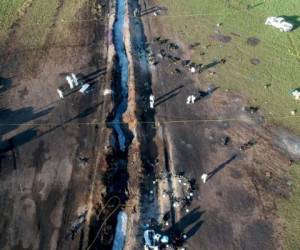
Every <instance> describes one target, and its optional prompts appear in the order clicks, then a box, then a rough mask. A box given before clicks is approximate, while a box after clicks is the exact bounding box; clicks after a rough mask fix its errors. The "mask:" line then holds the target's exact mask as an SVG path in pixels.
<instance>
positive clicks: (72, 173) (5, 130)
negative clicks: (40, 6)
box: [0, 1, 107, 249]
mask: <svg viewBox="0 0 300 250" xmlns="http://www.w3.org/2000/svg"><path fill="white" fill-rule="evenodd" d="M102 2H104V1H102ZM60 3H61V4H60V5H61V6H63V4H64V1H60ZM94 7H95V6H94V5H86V6H84V7H83V8H82V9H79V10H78V12H77V14H76V18H78V19H92V18H95V21H91V22H71V23H66V24H65V26H64V27H63V31H64V32H66V34H69V37H68V39H67V41H66V44H55V41H56V39H55V38H54V36H59V32H61V30H60V29H58V28H57V24H56V22H54V23H52V24H49V25H50V26H49V33H48V35H47V40H46V43H45V44H44V45H43V47H41V48H26V47H24V46H23V45H22V44H21V43H20V40H19V39H18V38H19V37H20V36H21V34H22V27H23V25H26V24H25V23H24V22H23V19H22V18H20V19H19V20H18V24H17V25H14V27H13V28H14V32H12V33H11V36H10V37H9V43H7V47H6V48H4V49H3V50H1V51H3V54H2V55H1V69H0V75H1V79H2V80H1V85H2V86H3V84H2V83H5V84H4V85H5V86H4V87H3V88H1V100H0V105H1V111H0V117H1V123H2V124H3V123H4V124H8V125H6V126H3V125H2V126H1V129H0V131H1V143H0V146H1V147H0V148H1V156H0V157H1V158H0V179H1V181H0V182H1V184H0V197H1V204H0V216H1V218H2V219H1V221H2V222H1V223H0V231H1V234H0V242H1V249H81V247H83V245H85V244H87V234H88V227H87V228H85V227H84V223H83V224H80V226H79V228H77V230H75V231H73V233H72V228H74V225H75V224H76V222H77V221H78V217H79V216H80V215H82V214H84V213H85V211H87V210H88V209H89V201H90V200H89V196H90V192H91V190H93V188H92V185H93V184H95V185H98V193H99V190H101V183H100V182H99V181H96V182H94V181H93V180H94V179H95V177H94V176H95V174H96V175H97V177H96V179H97V178H98V179H99V180H101V178H100V177H101V176H100V175H99V169H98V166H99V165H98V164H99V161H98V159H99V152H101V150H102V148H103V142H101V133H102V130H101V129H100V127H99V126H98V125H95V124H89V123H95V122H100V123H103V121H104V120H105V116H103V114H105V112H104V109H105V107H104V106H105V105H104V100H103V96H101V93H102V91H101V90H102V88H104V87H105V84H106V74H105V72H106V54H107V42H106V36H103V34H104V33H105V32H106V28H107V25H106V19H103V18H102V16H101V15H103V16H106V14H107V13H106V11H107V9H105V8H102V11H103V12H102V14H101V15H100V16H95V14H94V13H95V11H94V9H93V8H94ZM29 8H30V6H29ZM59 11H60V8H58V9H57V13H56V16H59ZM60 25H61V24H60ZM70 72H74V73H75V74H77V75H78V76H80V77H81V78H82V79H84V81H86V82H89V83H91V84H93V86H94V91H93V92H91V93H90V94H89V95H81V94H80V93H72V94H70V95H68V96H66V97H65V98H64V99H62V100H60V99H59V97H58V95H57V92H56V89H57V88H58V87H60V86H61V85H67V83H66V81H65V76H66V75H67V74H68V73H70ZM82 158H85V159H86V162H85V163H83V162H82V160H81V159H82ZM100 158H101V157H100ZM94 204H95V203H94Z"/></svg>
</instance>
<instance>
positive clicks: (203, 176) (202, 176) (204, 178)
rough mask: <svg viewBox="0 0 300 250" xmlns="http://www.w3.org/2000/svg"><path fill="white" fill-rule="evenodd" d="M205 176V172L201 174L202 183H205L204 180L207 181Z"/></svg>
mask: <svg viewBox="0 0 300 250" xmlns="http://www.w3.org/2000/svg"><path fill="white" fill-rule="evenodd" d="M207 177H208V175H207V174H203V175H201V179H202V182H203V183H205V182H206V181H207Z"/></svg>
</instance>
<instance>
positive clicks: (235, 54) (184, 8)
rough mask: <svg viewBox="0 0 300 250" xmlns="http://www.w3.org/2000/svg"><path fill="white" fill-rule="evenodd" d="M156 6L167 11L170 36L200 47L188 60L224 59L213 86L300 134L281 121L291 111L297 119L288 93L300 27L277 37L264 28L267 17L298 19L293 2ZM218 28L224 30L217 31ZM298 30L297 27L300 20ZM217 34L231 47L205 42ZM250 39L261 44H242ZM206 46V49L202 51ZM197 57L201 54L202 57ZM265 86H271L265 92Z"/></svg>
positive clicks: (212, 0) (299, 60) (218, 0)
mask: <svg viewBox="0 0 300 250" xmlns="http://www.w3.org/2000/svg"><path fill="white" fill-rule="evenodd" d="M157 3H158V4H159V5H162V6H166V7H167V8H168V15H170V16H169V17H160V18H161V19H162V20H163V21H164V23H165V24H166V26H167V27H168V28H169V29H170V30H172V32H173V34H174V36H176V37H179V38H180V39H181V40H182V41H185V42H187V43H195V42H200V43H201V45H200V46H198V47H197V48H196V49H195V51H194V53H193V60H195V61H197V62H199V63H209V62H212V61H213V60H214V59H215V58H223V57H225V58H227V59H228V60H227V63H226V64H225V65H224V66H222V67H219V69H218V72H217V75H216V76H215V77H214V78H213V79H212V81H213V82H214V83H215V84H217V85H218V86H220V87H223V88H229V89H234V90H238V91H240V92H242V93H243V94H245V95H246V96H247V97H248V98H249V101H250V102H251V104H253V105H256V106H259V107H260V108H261V109H262V110H263V111H265V114H266V115H268V116H270V117H269V118H270V119H271V120H272V121H273V122H275V123H277V124H280V125H283V126H285V127H288V128H290V129H292V130H293V131H295V132H297V133H299V134H300V126H299V125H298V123H299V122H300V118H298V117H292V118H291V117H286V116H290V115H291V114H290V112H291V111H292V110H298V113H296V116H297V115H299V116H300V102H296V101H295V100H294V99H293V98H292V97H291V95H290V94H289V90H291V89H294V88H297V87H300V70H299V67H300V27H298V28H296V29H295V30H294V31H293V32H290V33H281V32H279V30H277V29H275V28H272V27H270V26H266V25H264V22H265V20H266V18H267V17H268V16H277V15H285V16H289V17H293V16H295V15H297V10H298V14H300V13H299V9H300V2H299V1H298V0H286V1H281V0H265V1H263V0H252V1H251V0H244V1H241V0H228V1H226V0H201V1H199V0H187V1H182V0H158V1H157ZM255 5H256V6H255ZM191 14H192V15H193V14H194V16H189V15H191ZM181 15H183V16H181ZM172 16H174V17H172ZM295 20H297V19H295ZM218 23H222V24H223V25H222V26H221V27H217V24H218ZM297 25H298V26H300V17H299V19H298V21H297ZM216 30H220V32H221V33H222V34H224V35H230V36H231V37H232V40H231V42H229V43H222V42H219V41H212V40H211V39H209V36H210V35H213V34H215V31H216ZM231 33H236V34H238V35H239V36H236V35H232V34H231ZM249 37H257V38H258V39H260V41H261V42H260V43H259V44H258V45H257V46H256V47H252V46H250V45H248V44H247V42H246V41H247V39H248V38H249ZM208 44H210V45H211V47H209V48H206V45H208ZM201 52H204V53H205V55H203V56H201V55H200V53H201ZM251 58H258V59H259V60H260V61H261V63H260V64H259V65H256V66H255V65H253V64H251V62H250V60H251ZM267 84H271V86H270V87H269V88H268V89H265V88H264V86H265V85H267ZM282 116H284V118H283V117H282Z"/></svg>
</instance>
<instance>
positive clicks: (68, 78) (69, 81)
mask: <svg viewBox="0 0 300 250" xmlns="http://www.w3.org/2000/svg"><path fill="white" fill-rule="evenodd" d="M66 80H67V82H68V84H69V86H70V89H73V88H74V83H73V80H72V78H71V77H70V76H66Z"/></svg>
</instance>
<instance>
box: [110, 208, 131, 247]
mask: <svg viewBox="0 0 300 250" xmlns="http://www.w3.org/2000/svg"><path fill="white" fill-rule="evenodd" d="M126 231H127V214H126V213H125V212H123V211H121V212H119V214H118V222H117V226H116V233H115V238H114V243H113V247H112V250H123V248H124V243H125V238H126Z"/></svg>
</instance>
